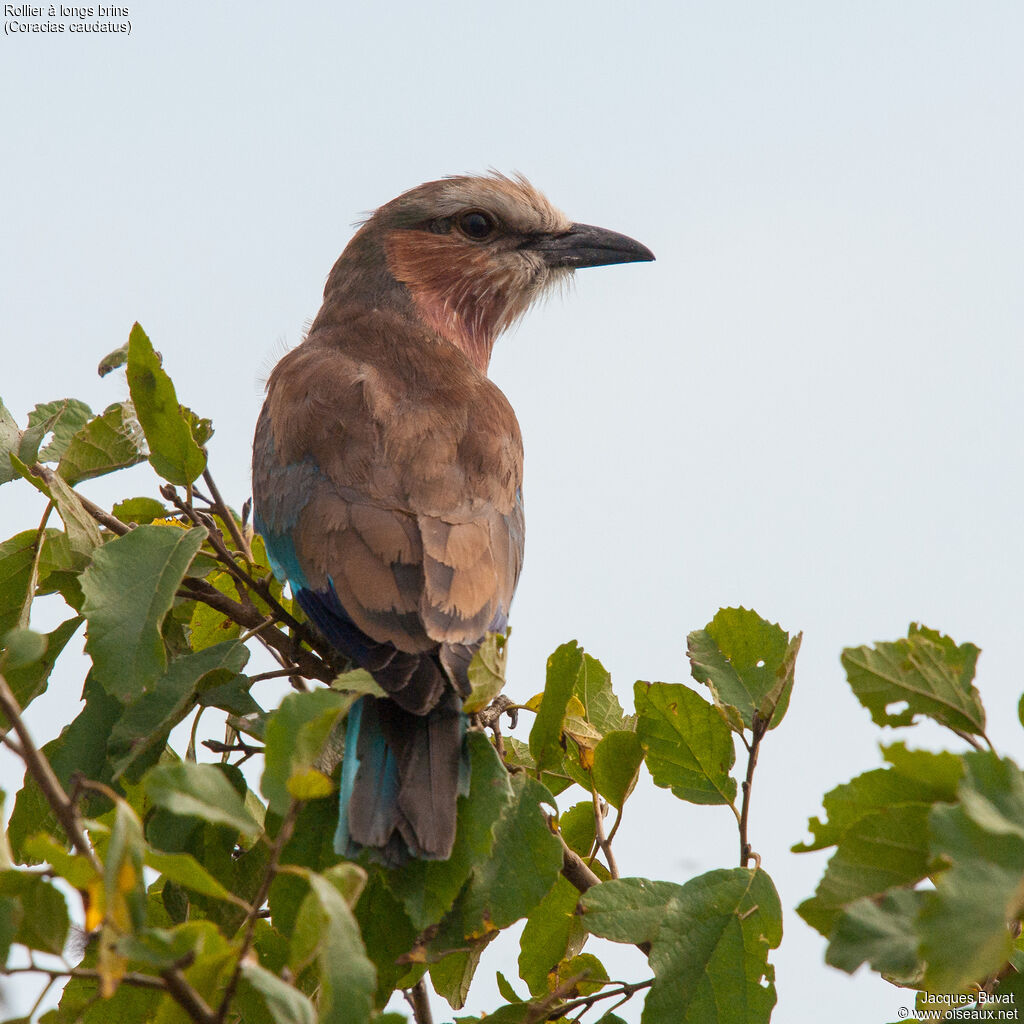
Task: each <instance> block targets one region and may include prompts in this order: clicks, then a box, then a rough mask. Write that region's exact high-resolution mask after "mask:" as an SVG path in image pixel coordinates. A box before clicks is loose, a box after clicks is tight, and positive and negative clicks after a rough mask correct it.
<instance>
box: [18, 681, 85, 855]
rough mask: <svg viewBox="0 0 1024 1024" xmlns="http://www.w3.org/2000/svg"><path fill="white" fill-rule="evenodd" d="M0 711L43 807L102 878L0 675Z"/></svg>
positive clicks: (72, 811) (76, 820) (70, 805)
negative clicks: (43, 800) (15, 737)
mask: <svg viewBox="0 0 1024 1024" xmlns="http://www.w3.org/2000/svg"><path fill="white" fill-rule="evenodd" d="M0 710H2V711H3V713H4V714H5V715H6V716H7V719H8V721H10V723H11V725H12V726H13V728H14V731H15V732H16V733H17V734H18V740H19V741H20V743H21V756H22V757H23V758H24V760H25V767H26V768H27V769H28V771H29V774H30V775H31V776H32V778H33V779H35V781H36V784H37V785H38V786H39V788H40V789H41V790H42V791H43V795H44V796H45V797H46V801H47V803H49V805H50V807H52V808H53V813H54V814H56V815H57V820H58V821H59V822H60V823H61V826H62V827H63V828H64V831H65V832H66V833H67V836H68V839H70V840H71V842H72V843H74V845H75V849H77V850H78V852H79V853H80V854H82V856H84V857H87V858H88V860H89V863H90V864H92V866H93V868H94V869H95V870H96V871H97V872H98V873H99V874H103V865H102V864H101V863H100V861H99V858H98V857H97V856H96V851H95V850H93V848H92V844H91V843H90V842H89V840H88V839H87V838H86V835H85V832H84V831H83V829H82V823H81V821H80V820H79V818H78V810H77V808H76V807H75V805H74V804H73V803H72V802H71V801H70V800H69V799H68V795H67V793H65V792H64V787H63V786H62V785H61V783H60V779H58V778H57V776H56V775H55V774H54V771H53V768H52V767H51V766H50V762H49V761H48V760H47V758H46V755H45V754H44V753H43V752H42V751H41V750H39V749H38V748H37V747H36V745H35V743H33V742H32V737H31V736H30V735H29V731H28V729H27V728H26V727H25V723H24V721H23V720H22V717H21V707H20V705H19V704H18V701H17V699H16V698H15V696H14V694H13V693H12V692H11V688H10V687H9V686H8V685H7V680H6V679H4V677H3V676H2V675H0Z"/></svg>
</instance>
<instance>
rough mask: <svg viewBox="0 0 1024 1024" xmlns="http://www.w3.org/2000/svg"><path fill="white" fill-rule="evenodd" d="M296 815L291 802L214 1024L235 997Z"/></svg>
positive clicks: (296, 803)
mask: <svg viewBox="0 0 1024 1024" xmlns="http://www.w3.org/2000/svg"><path fill="white" fill-rule="evenodd" d="M298 813H299V801H298V800H292V802H291V803H290V804H289V805H288V810H287V811H286V812H285V816H284V819H283V820H282V821H281V827H280V828H279V829H278V832H277V836H276V837H275V839H274V845H273V846H272V847H271V848H270V860H269V861H268V862H267V867H266V870H265V871H264V872H263V880H262V881H261V882H260V888H259V891H258V892H257V893H256V897H255V899H253V901H252V912H251V913H250V914H248V915H247V916H246V920H245V934H244V935H243V937H242V948H241V949H240V950H239V951H238V960H237V961H236V963H235V969H234V971H232V972H231V978H230V980H229V981H228V984H227V988H226V989H225V990H224V996H223V998H222V999H221V1001H220V1005H219V1006H218V1007H217V1013H216V1014H215V1015H214V1017H213V1021H214V1022H216V1024H222V1022H223V1021H224V1020H225V1018H226V1017H227V1013H228V1010H229V1009H230V1007H231V1000H232V999H233V998H234V996H235V989H236V988H237V987H238V980H239V978H240V977H241V975H242V964H243V963H244V962H245V958H246V957H247V956H248V955H249V950H250V949H251V948H252V941H253V935H254V934H255V930H256V921H257V920H258V918H259V910H260V907H262V906H263V904H264V903H265V902H266V899H267V894H268V893H269V892H270V884H271V882H273V881H274V878H275V876H276V875H277V865H278V862H279V861H280V859H281V852H282V851H283V850H284V847H285V844H286V843H287V842H288V840H289V839H290V838H291V835H292V832H293V830H294V829H295V819H296V817H297V816H298Z"/></svg>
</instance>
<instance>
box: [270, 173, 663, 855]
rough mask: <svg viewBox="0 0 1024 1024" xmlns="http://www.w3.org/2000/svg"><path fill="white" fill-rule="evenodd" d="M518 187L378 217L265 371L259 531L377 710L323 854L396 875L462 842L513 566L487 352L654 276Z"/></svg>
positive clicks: (506, 411) (505, 456) (446, 193)
mask: <svg viewBox="0 0 1024 1024" xmlns="http://www.w3.org/2000/svg"><path fill="white" fill-rule="evenodd" d="M652 259H654V256H653V254H652V253H651V252H650V250H649V249H647V248H646V247H645V246H643V245H641V244H640V243H639V242H635V241H633V240H632V239H631V238H627V237H625V236H624V235H620V234H616V233H615V232H612V231H606V230H604V229H603V228H596V227H591V226H589V225H586V224H574V223H572V222H571V221H569V220H568V219H567V218H566V217H565V216H564V215H563V214H562V213H560V212H559V211H558V210H556V209H555V208H554V207H553V206H552V205H551V204H550V203H549V202H548V200H547V199H545V197H544V196H543V195H541V194H540V193H539V192H537V191H536V190H535V189H534V188H532V187H531V185H530V184H529V183H528V182H527V181H526V180H525V179H523V178H520V177H517V178H506V177H503V176H501V175H497V174H495V175H491V176H488V177H453V178H446V179H444V180H442V181H432V182H428V183H427V184H425V185H420V186H419V187H417V188H414V189H412V190H411V191H409V192H406V193H404V194H403V195H401V196H399V197H398V198H397V199H395V200H393V201H392V202H390V203H388V204H387V205H385V206H382V207H381V208H380V209H379V210H377V211H376V213H374V214H373V216H372V217H370V218H369V219H368V220H367V221H366V222H365V223H364V224H363V225H362V227H361V228H360V229H359V231H358V232H357V233H356V235H355V236H354V237H353V238H352V240H351V241H350V242H349V244H348V246H347V247H346V249H345V251H344V252H343V253H342V254H341V257H340V258H339V259H338V261H337V263H335V265H334V269H333V270H332V271H331V274H330V276H329V277H328V279H327V286H326V288H325V289H324V303H323V306H322V307H321V309H320V312H319V313H318V314H317V317H316V320H315V321H314V322H313V325H312V327H311V328H310V330H309V333H308V335H307V336H306V338H305V340H304V341H303V342H302V344H301V345H299V346H298V347H297V348H295V349H294V350H292V351H291V352H289V353H288V354H287V355H286V356H285V357H284V358H283V359H282V360H281V361H280V362H279V363H278V364H277V366H276V367H275V369H274V371H273V373H272V374H271V376H270V380H269V382H268V384H267V398H266V402H265V403H264V406H263V411H262V413H261V414H260V419H259V424H258V426H257V428H256V437H255V441H254V444H253V498H254V506H255V525H256V528H257V529H258V530H259V532H260V533H261V534H262V535H263V537H264V539H265V541H266V545H267V552H268V554H269V556H270V560H271V565H272V566H273V568H274V572H275V574H276V575H277V576H278V577H279V578H280V579H281V580H282V581H287V582H288V583H289V585H290V586H291V589H292V593H293V594H294V596H295V597H296V599H297V600H298V603H299V604H300V605H301V607H302V608H303V609H304V611H305V612H306V615H307V616H308V617H309V619H310V620H311V621H312V623H313V624H314V626H315V627H316V628H317V630H319V632H320V633H321V634H322V635H323V636H324V637H325V638H326V640H327V641H328V642H329V643H330V644H331V645H332V646H333V647H334V648H336V649H337V650H338V651H339V652H340V653H341V654H342V655H344V656H345V657H346V658H347V659H349V660H350V661H351V662H353V663H354V664H356V665H359V666H361V667H363V668H365V669H366V670H368V671H369V672H370V673H371V674H372V675H373V677H374V679H376V681H377V682H378V683H379V684H380V686H381V687H382V688H383V690H384V691H385V692H386V693H387V697H386V698H377V697H363V698H361V699H360V700H359V702H358V703H357V704H356V705H355V706H354V707H353V709H352V711H351V712H350V714H349V719H348V725H347V728H346V739H345V753H344V760H343V764H342V775H341V812H340V816H339V823H338V832H337V835H336V838H335V847H336V849H337V850H338V852H339V853H342V854H345V855H348V856H355V855H356V854H357V853H358V851H359V850H360V849H362V848H364V847H366V848H370V849H373V850H376V851H379V854H380V855H382V856H383V858H384V859H385V860H386V861H388V862H391V863H396V862H399V861H401V860H402V859H404V858H405V857H406V856H407V855H409V854H411V855H412V856H414V857H424V858H432V859H444V858H446V857H448V856H449V854H450V853H451V849H452V842H453V841H454V838H455V808H456V799H457V797H458V794H459V793H460V792H464V791H465V789H466V785H467V783H468V766H467V764H466V760H465V757H464V749H465V743H464V739H465V732H466V716H465V715H464V714H463V713H462V710H461V708H462V700H463V698H464V697H465V696H466V695H467V694H468V693H469V679H468V675H467V669H468V666H469V662H470V659H471V658H472V656H473V652H474V651H475V650H476V649H477V648H478V647H479V646H480V644H481V642H482V641H483V639H484V637H485V636H486V634H487V633H488V632H491V631H501V630H504V628H505V626H506V622H507V619H508V613H509V606H510V604H511V602H512V594H513V593H514V591H515V588H516V582H517V580H518V578H519V570H520V567H521V566H522V562H523V537H524V534H523V498H522V470H523V447H522V438H521V436H520V432H519V424H518V423H517V421H516V417H515V413H514V412H513V411H512V407H511V406H510V405H509V403H508V401H507V400H506V398H505V396H504V395H503V394H502V393H501V391H500V390H499V389H498V388H497V387H496V386H495V385H494V384H493V383H492V382H491V381H490V380H489V379H488V377H487V366H488V362H489V360H490V354H491V349H492V347H493V345H494V341H495V338H496V337H497V336H498V335H499V334H500V333H501V332H502V331H504V330H505V329H506V328H507V327H509V326H510V325H511V324H512V323H513V322H514V321H515V320H516V319H517V318H518V317H519V316H521V315H522V314H523V313H525V312H526V310H527V308H528V307H529V306H530V304H531V303H532V302H533V301H534V300H535V299H536V298H538V297H539V296H540V295H542V294H543V293H544V292H545V291H546V290H547V289H548V288H549V287H550V286H551V285H552V284H554V283H556V282H558V281H560V280H562V279H563V278H565V277H566V276H567V275H569V274H571V273H572V271H573V270H574V269H575V268H576V267H596V266H602V265H605V264H611V263H631V262H635V261H638V260H652Z"/></svg>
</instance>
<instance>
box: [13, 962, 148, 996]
mask: <svg viewBox="0 0 1024 1024" xmlns="http://www.w3.org/2000/svg"><path fill="white" fill-rule="evenodd" d="M0 974H5V975H10V974H45V975H46V976H47V977H48V978H50V979H52V980H59V979H60V978H85V979H87V980H89V981H99V980H100V979H101V977H102V976H101V974H100V972H99V971H97V970H94V969H92V968H90V967H66V968H64V969H62V970H59V971H58V970H54V969H51V968H49V967H39V966H38V965H37V964H31V965H30V966H28V967H4V968H2V969H0ZM120 984H122V985H134V986H135V987H136V988H159V989H165V990H166V988H167V983H166V982H165V981H164V980H163V979H162V978H157V977H155V976H154V975H152V974H137V973H135V972H133V971H129V973H128V974H125V975H123V976H122V977H121V979H120Z"/></svg>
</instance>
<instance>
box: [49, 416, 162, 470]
mask: <svg viewBox="0 0 1024 1024" xmlns="http://www.w3.org/2000/svg"><path fill="white" fill-rule="evenodd" d="M145 458H146V451H145V444H144V442H143V438H142V433H141V432H140V430H139V424H138V420H137V419H136V418H135V410H134V409H133V408H132V405H131V403H130V402H115V403H114V404H113V405H110V406H108V407H107V408H106V409H105V410H104V411H103V413H102V415H100V416H97V417H96V418H95V419H92V420H90V421H89V422H88V423H86V424H85V425H84V426H82V427H81V428H80V429H79V430H78V431H77V432H76V433H75V434H74V435H73V436H71V437H69V438H68V443H67V447H66V450H65V451H64V452H63V454H62V455H61V456H60V463H59V465H58V466H57V472H58V473H59V474H60V475H61V476H62V477H63V478H64V479H65V480H66V481H67V482H68V483H69V484H72V485H74V484H77V483H79V482H81V481H82V480H91V479H92V478H93V477H97V476H103V475H104V474H106V473H113V472H114V471H115V470H118V469H126V468H127V467H128V466H134V465H135V464H136V463H139V462H143V461H144V460H145Z"/></svg>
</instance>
